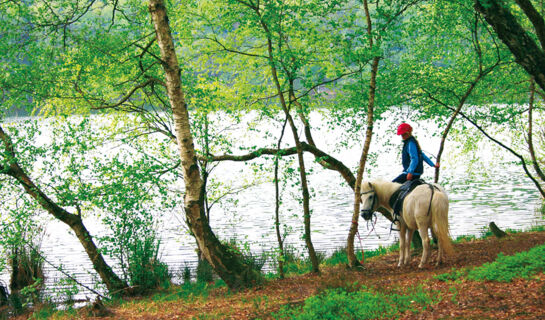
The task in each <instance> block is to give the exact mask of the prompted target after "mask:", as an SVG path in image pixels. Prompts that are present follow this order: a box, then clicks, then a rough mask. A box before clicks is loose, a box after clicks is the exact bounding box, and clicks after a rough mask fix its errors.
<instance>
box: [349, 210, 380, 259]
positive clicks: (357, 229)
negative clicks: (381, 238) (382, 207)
mask: <svg viewBox="0 0 545 320" xmlns="http://www.w3.org/2000/svg"><path fill="white" fill-rule="evenodd" d="M352 223H353V224H355V225H356V235H357V236H358V240H359V241H360V250H361V261H360V263H361V264H362V265H363V264H364V262H365V253H364V251H363V242H362V238H361V236H360V230H359V224H358V222H357V221H352ZM368 223H369V222H368ZM376 224H377V215H376V214H375V221H374V222H373V223H372V224H371V231H369V233H368V234H367V235H366V236H365V237H363V239H367V238H368V237H369V236H370V235H371V232H373V231H375V225H376ZM367 226H368V227H369V224H367Z"/></svg>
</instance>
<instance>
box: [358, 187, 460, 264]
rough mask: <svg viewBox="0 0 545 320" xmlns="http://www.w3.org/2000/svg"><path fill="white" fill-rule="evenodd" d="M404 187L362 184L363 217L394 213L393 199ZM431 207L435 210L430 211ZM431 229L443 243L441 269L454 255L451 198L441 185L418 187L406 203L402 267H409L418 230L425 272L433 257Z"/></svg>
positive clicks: (401, 234) (439, 257) (401, 232)
mask: <svg viewBox="0 0 545 320" xmlns="http://www.w3.org/2000/svg"><path fill="white" fill-rule="evenodd" d="M400 187H401V184H399V183H395V182H388V181H382V180H374V181H371V182H363V183H362V184H361V201H362V207H361V212H362V217H364V219H365V220H369V219H371V216H372V213H373V212H375V211H376V210H377V209H378V208H380V207H383V208H384V209H386V210H387V211H389V212H390V214H391V215H392V217H393V216H394V214H393V209H392V207H391V205H390V198H391V197H392V195H393V194H394V192H396V191H397V190H398V189H399V188H400ZM430 206H431V207H430ZM429 228H431V229H432V232H433V233H434V234H435V236H436V237H437V239H438V241H439V253H438V255H437V265H439V264H440V263H441V262H442V260H443V258H444V255H445V254H446V255H450V254H452V253H454V249H453V246H452V242H451V240H450V236H449V228H448V197H447V194H446V192H445V190H444V189H443V188H442V187H441V186H439V185H437V184H422V185H419V186H418V187H416V188H415V189H414V190H413V191H412V192H411V193H409V195H407V197H405V201H404V202H403V210H402V214H401V216H400V218H399V263H398V266H399V267H401V266H403V265H405V264H408V263H409V259H410V253H411V240H412V237H413V233H414V231H415V230H416V229H418V232H419V233H420V237H421V238H422V247H423V249H424V250H423V252H422V259H421V260H420V264H419V265H418V267H419V268H422V267H423V266H424V264H425V263H426V261H427V260H428V256H429V253H430V241H429V236H428V229H429Z"/></svg>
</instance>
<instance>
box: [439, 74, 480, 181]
mask: <svg viewBox="0 0 545 320" xmlns="http://www.w3.org/2000/svg"><path fill="white" fill-rule="evenodd" d="M481 77H482V73H479V75H478V76H477V78H476V79H475V80H474V81H473V82H472V83H471V84H470V86H469V88H467V90H466V92H465V94H464V95H463V96H462V98H461V99H460V101H459V102H458V106H457V107H456V110H455V111H454V113H452V115H451V116H450V119H449V121H448V123H447V126H446V127H445V130H443V134H442V135H441V143H440V144H439V151H438V152H437V157H436V158H437V163H440V162H441V155H442V154H443V150H444V148H445V142H446V140H447V135H448V133H449V131H450V129H451V128H452V124H453V123H454V120H456V117H457V116H458V114H459V113H460V110H462V107H463V106H464V104H465V103H466V100H467V98H468V97H469V96H470V95H471V92H473V89H474V88H475V86H476V85H477V83H478V82H479V80H480V79H481ZM434 182H435V183H437V182H439V168H435V177H434Z"/></svg>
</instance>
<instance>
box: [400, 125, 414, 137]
mask: <svg viewBox="0 0 545 320" xmlns="http://www.w3.org/2000/svg"><path fill="white" fill-rule="evenodd" d="M411 131H413V127H411V125H410V124H408V123H402V124H400V125H399V126H398V127H397V135H398V136H400V135H402V134H404V133H407V132H411Z"/></svg>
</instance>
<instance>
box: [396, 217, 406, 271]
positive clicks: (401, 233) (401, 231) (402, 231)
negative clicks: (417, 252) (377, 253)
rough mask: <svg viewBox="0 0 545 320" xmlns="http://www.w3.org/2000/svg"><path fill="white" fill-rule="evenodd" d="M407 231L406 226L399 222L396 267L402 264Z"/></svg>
mask: <svg viewBox="0 0 545 320" xmlns="http://www.w3.org/2000/svg"><path fill="white" fill-rule="evenodd" d="M406 231H407V228H406V226H405V225H404V224H401V223H400V226H399V262H398V264H397V266H398V267H401V266H402V265H403V264H404V262H405V261H404V260H405V259H404V255H405V246H406V240H405V233H406Z"/></svg>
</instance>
